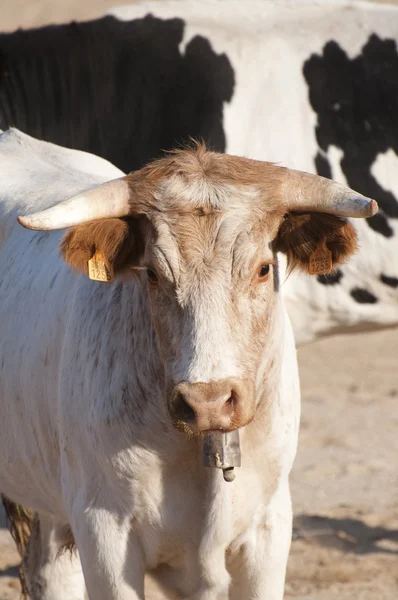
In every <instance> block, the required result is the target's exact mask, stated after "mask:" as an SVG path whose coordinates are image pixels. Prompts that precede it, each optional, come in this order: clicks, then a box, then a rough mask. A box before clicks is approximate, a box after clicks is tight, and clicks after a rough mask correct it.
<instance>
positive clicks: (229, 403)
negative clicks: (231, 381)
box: [225, 390, 238, 407]
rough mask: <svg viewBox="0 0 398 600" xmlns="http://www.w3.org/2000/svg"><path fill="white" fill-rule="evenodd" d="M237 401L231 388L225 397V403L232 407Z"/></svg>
mask: <svg viewBox="0 0 398 600" xmlns="http://www.w3.org/2000/svg"><path fill="white" fill-rule="evenodd" d="M237 402H238V396H237V394H236V392H235V391H234V390H232V391H231V393H230V395H229V398H228V399H227V401H226V403H225V404H226V405H227V406H232V407H234V406H236V404H237Z"/></svg>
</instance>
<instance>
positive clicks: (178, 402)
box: [173, 393, 196, 423]
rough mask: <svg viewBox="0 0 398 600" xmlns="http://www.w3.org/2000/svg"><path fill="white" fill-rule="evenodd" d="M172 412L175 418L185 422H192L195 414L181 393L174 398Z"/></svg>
mask: <svg viewBox="0 0 398 600" xmlns="http://www.w3.org/2000/svg"><path fill="white" fill-rule="evenodd" d="M173 404H174V406H173V412H174V416H175V417H176V419H178V420H179V421H185V423H194V422H195V419H196V415H195V412H194V410H193V409H192V408H191V406H189V404H188V403H187V401H186V400H185V398H184V395H183V394H181V393H180V394H178V396H177V398H175V400H174V403H173Z"/></svg>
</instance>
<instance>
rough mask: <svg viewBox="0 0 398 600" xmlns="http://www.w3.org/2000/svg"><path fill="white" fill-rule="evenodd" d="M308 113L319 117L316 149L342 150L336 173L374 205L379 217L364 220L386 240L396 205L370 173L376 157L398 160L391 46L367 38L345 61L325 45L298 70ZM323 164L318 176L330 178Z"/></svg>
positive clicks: (397, 68) (397, 73) (397, 69)
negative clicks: (396, 157)
mask: <svg viewBox="0 0 398 600" xmlns="http://www.w3.org/2000/svg"><path fill="white" fill-rule="evenodd" d="M303 72H304V77H305V79H306V81H307V84H308V87H309V98H310V102H311V106H312V108H313V109H314V110H315V112H316V113H317V115H318V123H317V127H316V137H317V141H318V144H319V147H320V148H321V149H322V150H323V151H324V152H327V150H328V148H329V146H331V145H334V146H337V147H338V148H341V149H342V151H343V153H344V155H343V157H342V160H341V168H342V171H343V173H344V175H345V176H346V178H347V182H348V185H349V186H350V187H352V188H353V189H355V190H357V191H358V192H361V193H363V194H364V195H366V196H369V197H371V198H375V199H377V201H378V203H379V206H380V208H381V209H382V212H379V213H378V214H377V215H376V216H374V217H371V218H370V219H368V220H367V222H368V224H369V225H370V227H371V228H372V229H374V230H375V231H377V232H379V233H380V234H382V235H383V236H385V237H391V236H392V235H393V230H392V229H391V227H390V225H389V224H388V220H387V217H392V218H398V202H397V200H396V198H395V197H394V195H393V194H392V193H391V192H389V191H387V190H385V189H383V188H382V187H381V186H380V185H379V184H378V182H377V181H376V179H375V178H374V177H373V175H372V174H371V172H370V169H371V166H372V164H373V163H374V161H375V159H376V157H377V155H378V154H379V153H384V152H386V151H387V150H388V149H389V148H392V150H393V151H394V152H395V153H396V154H398V53H397V46H396V43H395V40H391V39H385V40H381V39H380V38H379V37H378V36H377V35H372V36H370V38H369V39H368V41H367V43H366V44H365V45H364V46H363V48H362V52H361V54H360V55H359V56H357V57H355V58H353V59H350V58H349V57H348V56H347V54H346V52H345V51H344V50H343V49H342V48H341V47H340V46H339V45H338V44H337V43H336V42H335V41H329V42H328V43H327V44H326V45H325V46H324V48H323V53H322V55H321V56H319V55H318V54H313V55H312V56H311V57H310V58H309V59H308V60H307V61H306V62H305V63H304V67H303ZM326 163H328V161H327V158H326V157H325V156H323V153H322V154H320V153H319V154H318V155H317V156H316V158H315V165H316V168H317V172H318V173H319V174H322V175H325V176H327V177H330V176H331V169H330V165H329V173H328V169H327V166H326Z"/></svg>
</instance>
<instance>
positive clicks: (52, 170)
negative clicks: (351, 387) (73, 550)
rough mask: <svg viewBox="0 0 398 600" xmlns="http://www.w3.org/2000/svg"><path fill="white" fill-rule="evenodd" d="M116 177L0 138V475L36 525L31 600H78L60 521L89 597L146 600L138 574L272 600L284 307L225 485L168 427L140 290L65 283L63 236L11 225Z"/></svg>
mask: <svg viewBox="0 0 398 600" xmlns="http://www.w3.org/2000/svg"><path fill="white" fill-rule="evenodd" d="M77 156H78V158H79V161H78V166H77V164H76V157H77ZM86 159H87V160H86ZM117 176H119V172H118V171H117V170H116V169H113V168H112V167H111V166H110V165H107V164H106V163H105V162H104V161H102V160H98V161H96V160H95V159H94V158H93V157H89V156H87V155H84V154H81V153H79V154H78V155H76V153H75V152H73V151H70V150H64V149H58V148H57V147H56V146H53V145H49V144H46V143H44V142H38V141H35V140H33V139H32V138H29V137H28V136H26V135H24V134H22V133H19V132H17V131H15V130H14V131H10V132H7V133H5V134H3V135H2V136H1V137H0V196H1V203H0V211H1V221H0V223H1V227H2V231H3V234H4V235H3V239H2V244H1V247H0V329H1V332H2V335H1V340H0V365H1V377H0V407H1V408H0V411H1V416H0V424H1V425H0V426H1V435H0V455H1V456H2V461H1V473H0V478H1V491H2V492H3V493H5V494H6V495H7V496H9V497H10V498H11V499H12V500H14V501H16V502H19V503H22V504H25V505H27V506H29V507H31V508H32V509H33V510H35V511H38V512H39V513H40V514H41V515H47V516H46V517H45V522H44V524H45V526H46V527H47V529H46V531H45V532H43V541H42V543H43V549H42V552H44V554H45V556H43V555H41V554H40V555H39V556H38V559H37V560H38V564H39V566H38V570H37V576H38V577H39V578H40V582H41V586H42V588H41V592H40V594H39V595H38V596H36V598H35V597H33V598H34V600H38V598H40V600H56V599H61V598H62V600H72V599H73V600H77V599H78V600H80V599H81V598H82V595H81V589H82V588H81V572H80V568H79V564H78V561H77V558H76V557H75V558H74V559H73V563H68V562H67V560H68V559H67V557H66V556H62V558H61V559H60V560H59V562H57V559H56V558H54V539H55V538H54V536H56V533H57V532H58V531H59V528H62V527H63V525H65V524H66V523H69V524H70V525H71V527H72V530H73V533H74V536H75V539H76V542H77V546H78V549H79V556H80V560H81V564H82V567H83V572H84V578H85V583H86V586H87V590H88V594H89V596H90V598H91V599H92V600H143V598H144V590H143V582H144V572H145V570H147V569H155V573H156V574H157V575H158V576H159V577H160V578H163V579H164V580H167V581H168V583H169V584H172V585H173V586H174V587H175V588H178V589H179V591H180V593H181V594H182V597H184V598H189V599H190V600H215V598H216V597H217V595H218V594H221V593H222V592H224V591H225V590H226V588H227V587H228V585H229V590H230V591H229V594H230V598H233V599H234V600H238V599H239V600H242V599H243V598H245V600H255V599H257V600H259V599H261V600H282V596H283V585H284V576H285V568H286V561H287V555H288V550H289V544H290V537H291V505H290V498H289V491H288V475H289V471H290V469H291V466H292V462H293V458H294V455H295V452H296V445H297V434H298V423H299V384H298V375H297V363H296V355H295V348H294V340H293V335H292V332H291V327H290V323H289V320H288V317H287V315H286V313H285V311H284V309H283V305H282V301H281V299H280V300H278V301H277V302H276V304H275V310H274V312H273V316H272V327H271V329H270V331H271V334H270V339H269V342H268V346H267V352H266V354H267V356H263V358H262V361H263V362H264V364H266V361H267V360H269V357H270V356H272V358H273V365H274V366H273V371H272V373H273V375H272V374H270V375H269V377H270V379H269V381H268V390H269V397H268V398H267V411H266V414H263V415H259V416H257V417H256V418H255V419H254V421H253V423H251V424H250V425H248V426H247V427H245V428H243V429H242V430H241V432H240V436H241V448H242V461H243V463H242V467H241V468H239V469H237V470H236V480H235V482H234V483H232V484H228V483H225V482H224V481H223V479H222V474H221V472H220V471H219V470H212V469H207V468H204V467H203V466H202V465H201V444H200V442H199V441H198V440H197V439H188V438H186V437H185V436H183V435H182V434H179V433H177V432H175V431H174V430H173V429H172V427H171V423H170V419H169V417H168V415H167V414H166V413H165V410H164V407H163V401H162V397H161V392H160V390H159V387H158V381H157V379H156V370H157V369H159V367H160V365H159V359H158V358H157V357H158V355H157V351H156V349H155V348H154V347H153V346H152V345H151V344H152V341H151V339H150V338H149V337H148V335H147V334H148V331H151V326H150V315H149V310H148V308H147V307H146V306H145V305H144V304H143V295H142V294H143V292H142V289H141V288H140V286H139V285H138V284H136V283H135V282H134V281H133V282H129V281H127V282H124V283H116V284H114V285H105V284H99V283H96V282H92V281H89V280H88V279H87V278H85V277H82V276H79V275H77V274H75V273H73V272H72V271H71V270H70V269H69V268H68V267H67V266H66V265H65V264H64V263H63V262H62V260H61V258H60V256H59V252H58V250H57V244H58V242H59V239H60V234H59V233H57V232H51V233H36V232H31V231H27V230H24V229H23V228H22V227H20V226H19V225H17V223H16V215H17V214H19V213H21V212H31V211H33V210H40V209H42V208H44V207H46V206H49V205H52V204H54V203H56V202H60V201H62V200H64V199H66V198H67V197H69V196H72V195H73V194H75V193H77V192H78V191H79V190H81V189H85V188H87V187H89V186H90V185H93V184H97V183H101V182H102V181H103V180H104V179H106V178H110V177H117ZM213 327H215V329H216V333H218V335H221V332H219V331H218V332H217V326H216V324H215V323H214V321H211V322H210V323H209V325H208V328H207V329H206V331H207V332H208V333H209V335H210V330H211V329H212V328H213ZM132 330H134V333H129V332H131V331H132ZM212 339H213V338H212ZM202 341H203V340H199V343H202ZM212 343H214V344H217V339H215V338H214V341H213V342H212ZM229 343H230V340H229V341H226V342H225V344H229ZM199 350H200V349H199ZM225 350H226V347H224V351H225ZM226 358H227V363H228V360H229V358H228V357H226ZM219 359H220V362H222V359H223V357H222V356H221V355H220V357H219ZM111 360H112V361H113V362H112V366H111V362H110V361H111ZM96 361H97V362H96ZM96 364H97V367H96V366H95V365H96ZM234 366H235V367H236V364H234ZM206 368H207V367H206ZM228 369H229V367H228ZM228 369H227V371H228ZM260 370H261V366H260ZM228 374H229V373H228ZM197 376H200V377H205V376H206V373H203V372H199V371H198V372H197V373H196V375H195V377H197ZM212 376H214V372H213V374H212ZM271 377H272V379H271ZM142 394H145V396H146V401H145V403H144V404H143V402H142ZM140 411H141V412H140ZM46 532H47V533H46ZM44 534H45V535H44ZM44 538H45V539H44ZM46 540H47V541H46ZM76 561H77V562H76ZM63 569H64V570H63ZM63 577H64V579H63ZM57 582H59V588H57Z"/></svg>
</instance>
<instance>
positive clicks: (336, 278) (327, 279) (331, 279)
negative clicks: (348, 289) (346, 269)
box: [317, 269, 343, 285]
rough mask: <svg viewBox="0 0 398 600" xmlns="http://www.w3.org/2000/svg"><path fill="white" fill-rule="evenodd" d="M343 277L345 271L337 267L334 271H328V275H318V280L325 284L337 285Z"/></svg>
mask: <svg viewBox="0 0 398 600" xmlns="http://www.w3.org/2000/svg"><path fill="white" fill-rule="evenodd" d="M342 277H343V272H342V271H340V269H336V271H332V273H328V274H327V275H318V277H317V280H318V281H319V283H322V284H323V285H336V283H339V282H340V279H341V278H342Z"/></svg>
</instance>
